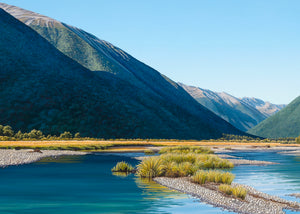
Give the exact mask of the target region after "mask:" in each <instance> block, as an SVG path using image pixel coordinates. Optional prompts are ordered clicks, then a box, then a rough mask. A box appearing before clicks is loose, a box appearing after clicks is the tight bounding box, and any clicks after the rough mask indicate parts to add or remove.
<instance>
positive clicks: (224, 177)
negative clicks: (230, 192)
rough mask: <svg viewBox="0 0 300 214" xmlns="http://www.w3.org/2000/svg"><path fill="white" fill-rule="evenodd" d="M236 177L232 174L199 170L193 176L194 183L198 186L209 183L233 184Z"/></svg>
mask: <svg viewBox="0 0 300 214" xmlns="http://www.w3.org/2000/svg"><path fill="white" fill-rule="evenodd" d="M234 178H235V175H233V174H232V173H230V172H221V171H218V170H209V171H204V170H199V171H197V172H196V173H195V175H194V176H192V181H193V182H195V183H198V184H205V183H207V182H213V183H221V184H231V183H232V181H233V179H234Z"/></svg>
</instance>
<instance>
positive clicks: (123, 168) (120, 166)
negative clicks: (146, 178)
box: [111, 161, 134, 172]
mask: <svg viewBox="0 0 300 214" xmlns="http://www.w3.org/2000/svg"><path fill="white" fill-rule="evenodd" d="M111 171H112V172H132V171H134V168H133V167H132V166H131V165H130V164H128V163H126V162H125V161H121V162H118V163H117V165H116V166H114V167H113V168H112V169H111Z"/></svg>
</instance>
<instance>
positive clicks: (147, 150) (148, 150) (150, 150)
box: [144, 149, 155, 155]
mask: <svg viewBox="0 0 300 214" xmlns="http://www.w3.org/2000/svg"><path fill="white" fill-rule="evenodd" d="M144 154H145V155H154V154H155V152H154V151H153V150H152V149H146V150H145V151H144Z"/></svg>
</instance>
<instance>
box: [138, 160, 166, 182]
mask: <svg viewBox="0 0 300 214" xmlns="http://www.w3.org/2000/svg"><path fill="white" fill-rule="evenodd" d="M163 173H164V165H163V163H162V160H161V159H160V158H159V157H149V158H146V159H144V160H143V161H142V162H141V163H140V164H139V165H138V166H137V175H138V176H140V177H142V178H154V177H159V176H161V175H163Z"/></svg>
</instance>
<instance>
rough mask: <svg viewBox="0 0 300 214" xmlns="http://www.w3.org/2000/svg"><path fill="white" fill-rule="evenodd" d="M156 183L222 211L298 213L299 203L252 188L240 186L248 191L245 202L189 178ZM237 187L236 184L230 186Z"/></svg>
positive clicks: (252, 213) (260, 213) (245, 213)
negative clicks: (287, 211) (291, 211)
mask: <svg viewBox="0 0 300 214" xmlns="http://www.w3.org/2000/svg"><path fill="white" fill-rule="evenodd" d="M154 181H156V182H157V183H159V184H161V185H163V186H166V187H168V188H169V189H173V190H177V191H179V192H183V193H185V194H189V195H192V196H193V197H196V198H199V199H200V200H201V201H202V202H206V203H208V204H211V205H214V206H216V207H221V208H223V209H226V210H229V211H233V212H237V213H243V214H277V213H278V214H279V213H285V212H284V211H283V209H289V210H293V211H300V203H298V202H291V201H287V200H284V199H281V198H279V197H277V196H271V195H268V194H266V193H263V192H260V191H257V190H255V189H254V188H252V187H250V186H247V185H242V186H243V187H245V188H246V189H247V190H248V194H247V196H246V198H245V200H241V199H237V198H234V197H231V196H227V195H225V194H224V193H221V192H219V191H217V190H213V189H210V188H207V187H203V186H201V185H198V184H195V183H192V182H191V181H190V179H189V178H166V177H158V178H154ZM232 185H237V184H232Z"/></svg>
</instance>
